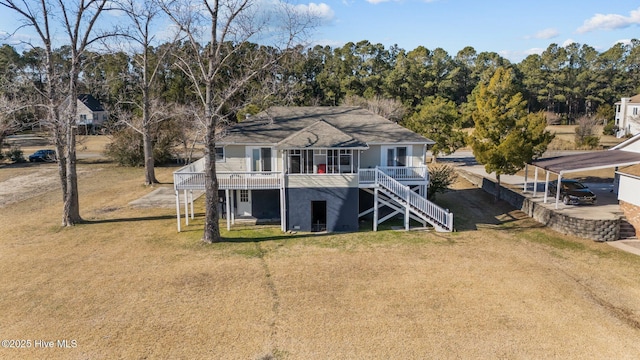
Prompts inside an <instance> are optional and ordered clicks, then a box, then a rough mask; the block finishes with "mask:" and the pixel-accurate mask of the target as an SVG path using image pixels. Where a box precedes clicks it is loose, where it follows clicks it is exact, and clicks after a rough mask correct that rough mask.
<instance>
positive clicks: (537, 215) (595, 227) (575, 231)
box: [457, 169, 620, 241]
mask: <svg viewBox="0 0 640 360" xmlns="http://www.w3.org/2000/svg"><path fill="white" fill-rule="evenodd" d="M457 172H458V174H459V175H460V176H462V177H464V178H465V179H467V180H469V181H470V182H471V183H473V184H474V185H476V186H477V187H479V188H481V189H483V190H484V191H486V192H488V193H490V194H492V195H495V189H496V187H495V182H494V181H493V180H491V179H487V178H485V177H482V176H480V175H477V174H473V173H470V172H467V171H464V170H461V169H458V170H457ZM500 198H501V199H502V200H504V201H506V202H508V203H509V204H511V205H512V206H513V207H515V208H516V209H520V210H522V211H523V212H525V213H526V214H527V215H528V216H530V217H532V218H533V219H534V220H536V221H538V222H540V223H542V224H544V225H545V226H547V227H549V228H551V229H553V230H555V231H557V232H559V233H562V234H567V235H574V236H578V237H582V238H585V239H591V240H595V241H613V240H618V239H619V237H620V219H611V220H593V219H580V218H575V217H571V216H567V215H564V214H561V213H558V212H556V211H553V210H552V209H548V208H546V207H544V206H542V205H540V204H538V203H536V202H534V201H531V200H530V199H528V198H527V197H525V196H524V195H522V194H520V193H519V192H516V191H514V190H511V189H509V188H505V187H504V186H503V187H502V189H501V191H500Z"/></svg>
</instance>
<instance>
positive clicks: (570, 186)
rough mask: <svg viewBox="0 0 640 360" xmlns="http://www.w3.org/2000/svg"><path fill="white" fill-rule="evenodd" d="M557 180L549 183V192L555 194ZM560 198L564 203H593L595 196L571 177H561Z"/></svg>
mask: <svg viewBox="0 0 640 360" xmlns="http://www.w3.org/2000/svg"><path fill="white" fill-rule="evenodd" d="M557 187H558V181H557V180H556V181H552V182H550V183H549V194H551V195H552V196H554V197H555V196H556V189H557ZM560 199H562V202H563V203H564V204H565V205H579V204H591V205H595V203H596V201H597V198H596V194H594V193H593V192H592V191H591V190H589V188H588V187H586V186H584V185H583V184H582V183H581V182H579V181H577V180H573V179H562V189H560Z"/></svg>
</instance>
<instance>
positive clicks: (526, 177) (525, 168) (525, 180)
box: [522, 164, 529, 193]
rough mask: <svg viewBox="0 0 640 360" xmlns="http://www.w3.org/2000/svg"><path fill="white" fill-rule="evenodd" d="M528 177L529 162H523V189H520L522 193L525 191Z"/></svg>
mask: <svg viewBox="0 0 640 360" xmlns="http://www.w3.org/2000/svg"><path fill="white" fill-rule="evenodd" d="M528 177H529V164H524V189H522V192H523V193H526V192H527V179H528Z"/></svg>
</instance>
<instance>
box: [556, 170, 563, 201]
mask: <svg viewBox="0 0 640 360" xmlns="http://www.w3.org/2000/svg"><path fill="white" fill-rule="evenodd" d="M561 190H562V174H558V185H557V186H556V209H557V208H558V203H559V202H560V192H561Z"/></svg>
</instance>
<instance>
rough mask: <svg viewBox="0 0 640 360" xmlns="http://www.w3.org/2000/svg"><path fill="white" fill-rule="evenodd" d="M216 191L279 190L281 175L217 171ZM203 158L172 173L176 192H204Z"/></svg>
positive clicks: (275, 173)
mask: <svg viewBox="0 0 640 360" xmlns="http://www.w3.org/2000/svg"><path fill="white" fill-rule="evenodd" d="M216 177H217V178H218V189H220V190H225V189H236V190H238V189H240V190H244V189H256V190H259V189H279V188H280V187H281V186H282V174H281V173H279V172H273V171H270V172H252V171H249V172H237V171H218V172H217V173H216ZM204 179H205V176H204V158H202V159H200V160H198V161H195V162H193V163H192V164H189V165H187V166H184V167H183V168H181V169H179V170H177V171H175V172H174V173H173V186H174V189H176V190H204V189H205V183H204V181H205V180H204Z"/></svg>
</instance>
